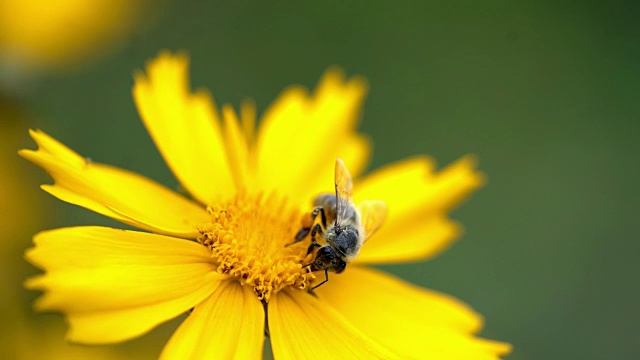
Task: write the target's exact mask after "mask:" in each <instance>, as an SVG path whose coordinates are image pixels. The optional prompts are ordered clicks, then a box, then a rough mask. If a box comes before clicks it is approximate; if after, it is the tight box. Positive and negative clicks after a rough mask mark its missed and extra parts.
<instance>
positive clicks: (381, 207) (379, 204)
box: [358, 200, 387, 241]
mask: <svg viewBox="0 0 640 360" xmlns="http://www.w3.org/2000/svg"><path fill="white" fill-rule="evenodd" d="M358 211H359V212H360V224H361V225H362V228H363V229H364V241H367V239H368V238H369V236H371V235H372V234H373V233H374V232H375V231H376V230H378V228H379V227H380V225H382V223H383V222H384V218H385V216H387V204H385V202H384V201H382V200H364V201H362V202H361V203H360V204H358Z"/></svg>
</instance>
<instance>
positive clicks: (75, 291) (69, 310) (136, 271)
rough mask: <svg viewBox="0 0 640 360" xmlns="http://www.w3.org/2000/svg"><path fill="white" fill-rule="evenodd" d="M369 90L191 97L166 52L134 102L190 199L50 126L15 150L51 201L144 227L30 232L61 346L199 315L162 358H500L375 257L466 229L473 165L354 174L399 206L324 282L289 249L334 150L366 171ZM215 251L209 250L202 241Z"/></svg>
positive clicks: (504, 349) (35, 283)
mask: <svg viewBox="0 0 640 360" xmlns="http://www.w3.org/2000/svg"><path fill="white" fill-rule="evenodd" d="M365 92H366V84H365V82H364V80H363V79H361V78H352V79H345V78H344V76H343V75H342V74H341V73H340V72H339V71H337V70H330V71H328V72H327V73H326V74H325V75H324V77H323V78H322V80H321V81H320V83H319V85H318V87H317V89H316V90H315V92H313V93H312V94H309V93H308V92H307V91H306V90H305V89H303V88H301V87H291V88H289V89H287V90H285V91H284V92H283V93H282V94H281V95H280V97H279V98H278V99H277V100H276V102H275V103H274V104H273V105H271V107H270V108H269V109H267V111H265V113H264V115H263V116H262V118H261V122H260V126H259V127H258V128H256V110H255V107H254V106H253V104H252V103H251V102H245V103H244V104H243V105H242V107H241V109H240V112H239V113H236V112H235V111H234V110H233V109H232V108H231V107H230V106H223V107H222V109H221V112H220V113H219V112H218V109H217V107H216V106H215V105H214V103H213V101H212V99H211V97H210V96H209V95H208V93H207V92H205V91H196V92H192V91H191V90H190V85H189V81H188V59H187V58H186V57H185V56H183V55H172V54H169V53H162V54H161V55H159V57H158V58H157V59H155V60H154V61H152V62H151V63H150V64H149V65H148V68H147V73H146V74H142V73H139V74H137V75H136V77H135V86H134V89H133V94H134V98H135V101H136V104H137V107H138V110H139V112H140V115H141V117H142V120H143V121H144V124H145V125H146V127H147V129H148V131H149V133H150V134H151V136H152V138H153V139H154V141H155V143H156V145H157V147H158V149H159V151H160V153H161V154H162V155H163V157H164V159H165V161H166V162H167V164H168V165H169V166H170V168H171V169H172V170H173V172H174V174H175V176H176V177H177V178H178V180H179V181H180V183H181V184H182V185H183V186H184V188H185V189H186V190H187V191H188V192H189V193H190V194H191V195H192V197H193V198H192V199H190V198H185V197H183V196H181V195H179V194H177V193H175V192H173V191H171V190H170V189H168V188H166V187H164V186H162V185H160V184H158V183H156V182H153V181H152V180H150V179H148V178H145V177H143V176H140V175H137V174H135V173H132V172H129V171H126V170H122V169H118V168H114V167H111V166H108V165H104V164H100V163H95V162H91V161H88V160H86V159H85V158H83V157H82V156H80V155H78V154H77V153H75V152H73V151H72V150H70V149H69V148H67V147H66V146H64V145H63V144H61V143H60V142H58V141H56V140H55V139H53V138H51V137H49V136H48V135H46V134H45V133H43V132H41V131H32V132H31V135H32V137H33V138H34V140H35V141H36V143H37V144H38V150H35V151H33V150H22V151H21V152H20V153H21V155H22V156H24V157H25V158H27V159H28V160H30V161H32V162H33V163H35V164H37V165H38V166H40V167H42V168H43V169H44V170H45V171H47V173H49V174H50V175H51V176H52V177H53V179H54V181H55V183H54V185H43V187H42V188H43V189H44V190H45V191H47V192H49V193H50V194H52V195H53V196H55V197H57V198H59V199H61V200H63V201H66V202H69V203H72V204H76V205H79V206H83V207H85V208H87V209H90V210H93V211H95V212H98V213H101V214H103V215H106V216H109V217H111V218H114V219H116V220H119V221H121V222H123V223H126V224H129V225H132V226H135V227H137V228H139V229H142V230H146V232H140V231H129V230H119V229H113V228H105V227H90V226H84V227H74V228H62V229H57V230H51V231H44V232H41V233H39V234H37V235H36V236H35V239H34V241H35V244H36V246H35V248H32V249H30V250H29V251H28V252H27V258H28V260H29V261H30V262H32V263H33V264H35V265H36V266H38V267H40V268H42V269H44V270H45V274H44V275H41V276H37V277H35V278H32V279H30V280H29V281H28V283H27V286H28V287H29V288H32V289H42V290H44V291H45V293H44V295H43V296H42V297H41V298H40V299H38V301H37V302H36V307H37V308H38V309H39V310H53V311H60V312H63V313H64V314H65V315H66V317H67V320H68V322H69V325H70V330H69V332H68V339H69V340H71V341H75V342H81V343H92V344H102V343H112V342H118V341H123V340H126V339H130V338H133V337H136V336H139V335H141V334H144V333H146V332H148V331H150V330H151V329H153V328H154V327H155V326H157V325H158V324H160V323H162V322H164V321H167V320H168V319H171V318H174V317H176V316H178V315H180V314H183V313H185V312H187V311H189V310H190V309H193V310H192V311H191V312H190V314H189V316H188V317H187V319H186V320H185V321H184V322H183V323H182V324H181V326H180V327H179V328H178V329H177V331H176V332H175V333H174V334H173V336H172V338H171V340H170V341H169V343H168V344H167V345H166V346H165V348H164V351H163V354H162V357H163V358H167V359H171V358H177V359H185V358H215V359H226V358H232V357H233V358H256V359H257V358H260V357H261V356H262V351H263V350H262V348H263V342H264V336H265V334H267V335H268V336H269V337H270V340H271V344H272V349H273V354H274V356H275V358H276V359H304V358H357V359H365V358H384V359H391V358H402V359H406V358H433V359H445V360H446V359H496V358H498V357H499V356H500V355H502V354H505V353H508V352H509V349H510V346H509V345H508V344H504V343H500V342H495V341H491V340H484V339H481V338H478V337H476V336H475V335H474V334H475V333H476V332H477V331H479V330H480V329H481V327H482V319H481V317H480V316H479V315H478V314H476V313H475V312H474V311H473V310H472V309H470V308H469V307H468V306H467V305H465V304H463V303H461V302H460V301H458V300H456V299H453V298H451V297H449V296H447V295H443V294H440V293H437V292H434V291H430V290H426V289H421V288H418V287H415V286H413V285H411V284H408V283H405V282H403V281H402V280H400V279H397V278H395V277H393V276H391V275H388V274H384V273H382V272H380V271H377V270H373V269H371V268H368V267H366V266H365V265H367V264H372V263H391V262H406V261H414V260H419V259H425V258H428V257H430V256H433V255H435V254H436V253H437V252H439V251H441V250H442V249H444V248H445V247H447V246H448V245H449V244H450V243H451V242H452V240H453V239H455V238H456V237H457V236H458V235H459V233H460V230H459V227H458V225H457V224H456V223H454V222H453V221H451V220H450V219H449V218H448V217H447V212H448V211H449V210H450V209H451V208H452V207H453V206H454V205H455V204H456V203H458V202H459V201H461V200H462V199H463V198H464V197H466V196H467V195H468V194H469V193H470V192H472V191H473V190H474V189H476V188H477V187H479V186H480V185H481V184H482V183H483V176H482V175H481V174H479V173H478V172H476V171H475V170H474V162H473V159H472V158H470V157H465V158H462V159H461V160H459V161H458V162H456V163H454V164H453V165H451V166H449V167H447V168H446V169H445V170H443V171H436V170H435V169H434V164H433V163H432V162H431V161H430V160H429V159H427V158H424V157H418V158H413V159H409V160H405V161H402V162H399V163H396V164H393V165H389V166H387V167H384V168H382V169H380V170H377V171H376V172H374V173H373V174H371V175H368V176H366V177H363V178H361V179H359V180H357V181H356V183H355V187H354V195H355V199H356V202H359V201H360V200H362V199H382V200H384V201H385V202H386V203H387V206H388V216H387V219H386V222H385V224H384V226H383V227H382V228H381V229H379V231H378V232H377V233H376V234H375V235H374V236H373V237H372V238H371V239H370V240H369V241H368V242H367V243H366V244H365V246H364V247H363V248H362V251H361V253H360V255H359V257H358V258H357V259H356V260H355V261H354V262H353V264H350V265H349V266H348V267H347V270H346V271H345V272H344V273H343V274H340V275H335V276H332V277H331V278H330V281H329V282H328V283H326V284H324V285H323V286H321V287H319V288H317V289H315V290H314V291H313V292H310V291H309V289H310V287H311V286H312V285H313V284H317V283H318V281H319V280H323V279H324V274H322V276H321V277H318V279H316V277H315V274H314V273H311V272H309V271H308V269H307V268H306V267H304V265H305V264H307V263H308V261H309V260H310V257H312V256H313V255H307V253H306V247H307V245H308V243H307V242H301V243H299V244H298V245H295V246H287V244H290V243H291V242H292V240H293V237H294V235H295V233H296V231H297V230H298V229H299V228H300V219H301V218H302V216H303V214H304V213H305V212H308V211H309V210H310V208H309V205H308V204H310V202H311V199H313V198H314V197H315V196H316V195H317V194H318V193H321V192H331V191H332V190H333V168H334V161H335V159H336V158H337V157H338V156H339V157H341V158H342V159H344V161H345V163H346V164H347V166H348V167H349V169H350V170H351V171H352V173H353V174H354V175H355V176H356V177H357V176H358V175H360V174H361V173H362V170H363V168H364V167H365V165H366V162H367V159H368V156H369V153H370V143H369V141H368V140H367V138H365V137H364V136H363V135H361V134H359V133H357V132H356V130H355V128H356V126H357V120H358V118H359V112H360V108H361V103H362V100H363V98H364V95H365ZM203 245H205V246H203Z"/></svg>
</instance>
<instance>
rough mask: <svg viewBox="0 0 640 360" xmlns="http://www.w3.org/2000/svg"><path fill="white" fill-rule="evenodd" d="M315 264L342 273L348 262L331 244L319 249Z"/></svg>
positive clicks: (317, 266)
mask: <svg viewBox="0 0 640 360" xmlns="http://www.w3.org/2000/svg"><path fill="white" fill-rule="evenodd" d="M313 265H314V267H315V268H317V269H323V270H329V271H333V272H335V273H336V274H340V273H341V272H343V271H344V269H345V268H346V267H347V263H346V262H345V261H344V260H342V259H341V258H340V257H339V256H338V255H337V254H336V252H335V251H334V250H333V248H332V247H330V246H323V247H321V248H320V249H318V252H317V253H316V258H315V260H314V261H313Z"/></svg>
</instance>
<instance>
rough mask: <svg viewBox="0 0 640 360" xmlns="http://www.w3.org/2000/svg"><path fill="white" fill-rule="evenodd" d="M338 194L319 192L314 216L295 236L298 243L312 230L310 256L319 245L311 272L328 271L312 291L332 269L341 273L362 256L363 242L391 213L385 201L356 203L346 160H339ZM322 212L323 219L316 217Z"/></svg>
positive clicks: (305, 222) (308, 251)
mask: <svg viewBox="0 0 640 360" xmlns="http://www.w3.org/2000/svg"><path fill="white" fill-rule="evenodd" d="M334 180H335V195H334V194H330V193H325V194H320V195H318V196H317V197H316V198H315V199H314V201H313V205H314V209H313V211H312V212H311V214H309V215H310V216H308V217H306V219H303V224H302V228H301V229H300V230H299V231H298V233H297V234H296V236H295V240H296V241H295V243H297V242H299V241H302V240H303V239H304V238H305V237H306V236H307V235H308V234H309V233H311V244H310V245H309V248H308V249H307V255H308V254H310V253H311V252H313V250H314V249H315V248H318V250H317V252H316V254H315V257H314V260H313V262H311V263H310V264H307V265H305V266H309V267H310V269H311V271H318V270H324V276H325V279H324V281H322V282H321V283H319V284H318V285H316V286H314V287H313V288H311V290H313V289H315V288H317V287H318V286H320V285H322V284H324V283H326V282H327V281H329V271H331V272H335V273H336V274H340V273H341V272H343V271H344V269H345V268H346V267H347V263H349V262H350V261H353V259H355V258H356V257H357V256H358V253H359V252H360V248H361V247H362V244H364V242H365V241H367V239H368V238H369V237H370V236H371V235H372V234H373V233H374V232H375V231H376V230H377V229H378V227H380V225H381V224H382V222H383V221H384V218H385V216H386V213H387V206H386V204H385V203H384V202H383V201H381V200H365V201H362V202H360V203H359V204H358V206H356V205H355V204H354V203H353V196H352V191H353V181H352V179H351V174H350V173H349V170H347V167H346V166H345V164H344V162H343V161H342V159H340V158H338V159H336V166H335V174H334ZM318 214H319V215H320V222H319V223H316V224H315V225H314V223H315V220H316V218H317V216H318ZM318 235H320V237H322V238H323V239H324V242H325V245H320V244H319V243H318V242H317V241H316V236H318Z"/></svg>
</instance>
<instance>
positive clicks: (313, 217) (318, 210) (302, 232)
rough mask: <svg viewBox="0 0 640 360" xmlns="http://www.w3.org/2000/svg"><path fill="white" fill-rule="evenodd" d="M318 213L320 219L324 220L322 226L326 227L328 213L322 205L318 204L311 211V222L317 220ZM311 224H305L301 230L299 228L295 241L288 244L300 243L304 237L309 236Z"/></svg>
mask: <svg viewBox="0 0 640 360" xmlns="http://www.w3.org/2000/svg"><path fill="white" fill-rule="evenodd" d="M318 214H320V220H321V221H322V222H321V223H322V226H323V227H324V228H326V227H327V215H326V214H325V213H324V208H323V207H322V206H316V207H315V208H314V209H313V211H312V212H311V214H310V215H311V216H310V218H311V221H310V224H311V225H313V222H314V221H315V220H316V217H317V216H318ZM311 229H312V228H311V226H309V227H305V226H303V227H302V228H301V229H300V230H298V232H297V233H296V236H295V241H294V242H292V243H291V244H287V246H291V245H293V244H296V243H299V242H300V241H302V240H304V238H306V237H307V235H309V233H310V232H311Z"/></svg>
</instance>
